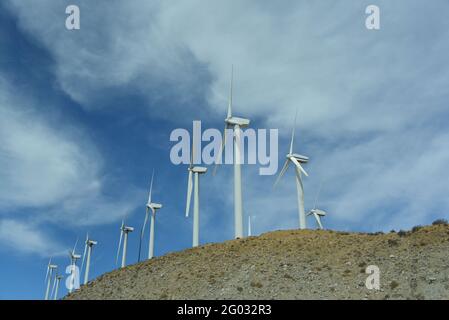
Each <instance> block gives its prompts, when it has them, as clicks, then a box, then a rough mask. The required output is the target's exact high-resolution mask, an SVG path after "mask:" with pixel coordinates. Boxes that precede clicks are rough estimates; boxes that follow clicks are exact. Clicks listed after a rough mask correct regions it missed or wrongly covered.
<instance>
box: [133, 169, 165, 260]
mask: <svg viewBox="0 0 449 320" xmlns="http://www.w3.org/2000/svg"><path fill="white" fill-rule="evenodd" d="M153 179H154V170H153V173H152V175H151V183H150V193H149V195H148V202H147V206H146V212H145V220H144V221H143V226H142V230H141V232H140V241H139V258H138V261H140V252H141V249H142V240H143V236H144V234H145V226H146V224H147V221H148V216H149V214H150V211H151V221H150V240H149V244H148V259H151V258H153V257H154V223H155V219H156V211H157V210H159V209H161V208H162V204H160V203H154V202H152V201H151V194H152V192H153Z"/></svg>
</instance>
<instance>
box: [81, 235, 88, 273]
mask: <svg viewBox="0 0 449 320" xmlns="http://www.w3.org/2000/svg"><path fill="white" fill-rule="evenodd" d="M86 252H87V241H86V244H85V245H84V253H83V261H82V262H81V269H80V270H81V271H80V272H82V271H83V267H84V259H85V258H86Z"/></svg>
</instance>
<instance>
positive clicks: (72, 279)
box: [69, 239, 81, 293]
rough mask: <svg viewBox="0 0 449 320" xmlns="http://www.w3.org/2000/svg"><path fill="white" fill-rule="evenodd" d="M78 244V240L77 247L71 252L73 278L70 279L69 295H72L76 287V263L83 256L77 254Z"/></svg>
mask: <svg viewBox="0 0 449 320" xmlns="http://www.w3.org/2000/svg"><path fill="white" fill-rule="evenodd" d="M77 244H78V239H76V242H75V245H74V246H73V250H72V251H70V250H69V257H70V266H71V270H70V277H71V278H70V286H69V293H72V291H73V287H74V284H75V277H76V275H75V274H74V272H75V270H76V262H77V261H78V260H79V259H81V255H79V254H76V253H75V250H76V245H77Z"/></svg>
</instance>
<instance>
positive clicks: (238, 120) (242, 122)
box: [225, 117, 250, 128]
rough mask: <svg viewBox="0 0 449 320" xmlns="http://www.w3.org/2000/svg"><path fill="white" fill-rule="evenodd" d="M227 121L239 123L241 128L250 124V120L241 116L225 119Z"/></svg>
mask: <svg viewBox="0 0 449 320" xmlns="http://www.w3.org/2000/svg"><path fill="white" fill-rule="evenodd" d="M225 123H226V124H229V125H232V126H235V125H238V126H239V127H240V128H244V127H247V126H249V123H250V120H249V119H245V118H239V117H230V118H226V119H225Z"/></svg>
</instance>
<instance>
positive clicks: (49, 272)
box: [45, 258, 58, 300]
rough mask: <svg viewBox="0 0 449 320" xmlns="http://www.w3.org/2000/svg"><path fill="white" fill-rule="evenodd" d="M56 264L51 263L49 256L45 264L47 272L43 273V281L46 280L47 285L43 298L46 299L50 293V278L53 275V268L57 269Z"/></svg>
mask: <svg viewBox="0 0 449 320" xmlns="http://www.w3.org/2000/svg"><path fill="white" fill-rule="evenodd" d="M57 269H58V266H57V265H55V264H51V258H50V260H49V261H48V264H47V274H46V275H45V281H46V282H47V287H46V290H45V300H48V295H49V293H50V284H51V278H52V276H53V270H57Z"/></svg>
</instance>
